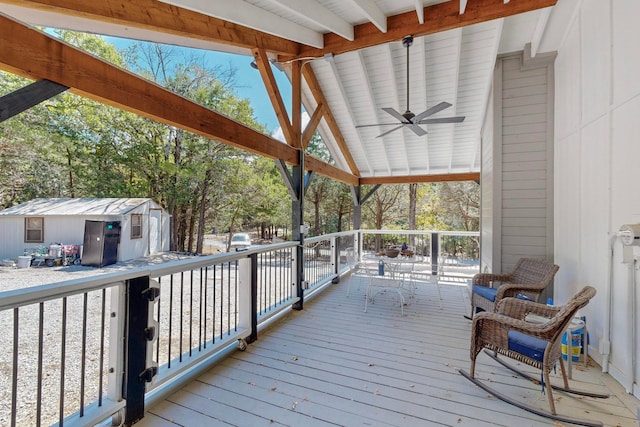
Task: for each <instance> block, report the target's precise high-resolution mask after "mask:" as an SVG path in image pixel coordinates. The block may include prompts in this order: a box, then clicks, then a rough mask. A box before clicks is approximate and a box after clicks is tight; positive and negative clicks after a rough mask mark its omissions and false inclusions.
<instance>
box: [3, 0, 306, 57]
mask: <svg viewBox="0 0 640 427" xmlns="http://www.w3.org/2000/svg"><path fill="white" fill-rule="evenodd" d="M0 4H8V5H13V6H20V7H25V8H29V9H34V10H37V11H39V12H48V13H54V14H61V15H68V16H71V17H74V18H81V19H90V20H96V21H100V22H105V23H107V24H115V25H119V26H122V27H124V29H123V32H125V31H126V28H137V29H142V30H148V31H154V32H159V33H166V34H172V35H175V36H180V37H187V38H192V39H198V40H203V41H206V42H212V43H223V44H227V45H231V46H236V47H240V48H244V49H253V48H260V49H265V50H267V51H269V52H275V53H280V54H288V55H295V54H296V53H297V52H298V46H299V44H298V43H296V42H293V41H291V40H287V39H284V38H281V37H276V36H272V35H270V34H266V33H263V32H260V31H256V30H252V29H250V28H247V27H243V26H241V25H237V24H233V23H231V22H227V21H223V20H222V19H217V18H213V17H211V16H207V15H204V14H201V13H197V12H193V11H190V10H187V9H183V8H179V7H176V6H171V5H169V4H167V3H162V2H160V1H157V0H136V1H127V0H100V1H85V0H0ZM37 24H39V25H47V26H52V27H55V26H56V23H55V22H49V23H40V22H38V23H37ZM59 24H60V23H59ZM72 29H73V28H72ZM75 29H76V30H81V29H80V28H75ZM85 31H88V29H85ZM119 35H120V36H121V37H123V36H124V35H123V34H119Z"/></svg>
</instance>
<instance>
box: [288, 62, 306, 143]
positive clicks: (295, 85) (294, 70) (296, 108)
mask: <svg viewBox="0 0 640 427" xmlns="http://www.w3.org/2000/svg"><path fill="white" fill-rule="evenodd" d="M291 133H292V134H293V144H292V145H293V146H294V147H296V148H299V149H300V150H302V63H301V62H300V61H296V62H294V63H293V64H291ZM303 151H304V150H303Z"/></svg>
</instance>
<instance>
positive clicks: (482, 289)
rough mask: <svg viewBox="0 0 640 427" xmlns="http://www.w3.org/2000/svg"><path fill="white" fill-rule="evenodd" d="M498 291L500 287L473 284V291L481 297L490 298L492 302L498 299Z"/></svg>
mask: <svg viewBox="0 0 640 427" xmlns="http://www.w3.org/2000/svg"><path fill="white" fill-rule="evenodd" d="M496 292H498V288H490V287H488V286H481V285H473V293H474V294H478V295H480V296H481V297H483V298H485V299H488V300H489V301H491V302H494V301H495V300H496Z"/></svg>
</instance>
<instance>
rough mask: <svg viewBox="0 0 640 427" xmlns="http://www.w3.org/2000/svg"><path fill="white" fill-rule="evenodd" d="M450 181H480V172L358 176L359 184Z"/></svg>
mask: <svg viewBox="0 0 640 427" xmlns="http://www.w3.org/2000/svg"><path fill="white" fill-rule="evenodd" d="M450 181H476V182H479V181H480V172H469V173H451V174H441V175H416V176H380V177H369V178H360V185H367V184H369V185H376V184H413V183H424V182H450Z"/></svg>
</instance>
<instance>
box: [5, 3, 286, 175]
mask: <svg viewBox="0 0 640 427" xmlns="http://www.w3.org/2000/svg"><path fill="white" fill-rule="evenodd" d="M0 68H2V69H4V70H6V71H9V72H12V73H15V74H18V75H22V76H24V77H27V78H30V79H34V80H41V79H48V80H51V81H54V82H56V83H58V84H60V85H64V86H68V87H70V88H71V89H70V91H72V92H74V93H76V94H79V95H81V96H85V97H87V98H91V99H93V100H96V101H98V102H101V103H104V104H108V105H111V106H113V107H116V108H120V109H123V110H127V111H130V112H133V113H135V114H139V115H141V116H145V117H148V118H150V119H153V120H157V121H159V122H162V123H166V124H168V125H171V126H176V127H179V128H182V129H185V130H188V131H190V132H193V133H196V134H199V135H203V136H205V137H207V138H211V139H215V140H218V141H221V142H224V143H227V144H229V145H233V146H235V147H238V148H241V149H244V150H247V151H250V152H253V153H256V154H260V155H264V156H267V157H271V158H276V159H282V160H284V161H286V162H288V163H290V164H296V163H297V161H298V160H297V153H296V150H295V149H293V148H291V147H288V146H287V145H285V144H282V143H281V142H279V141H277V140H275V139H273V138H271V137H269V136H267V135H264V134H262V133H260V132H257V131H255V130H253V129H251V128H248V127H246V126H243V125H241V124H240V123H238V122H236V121H235V120H232V119H230V118H228V117H226V116H224V115H222V114H219V113H216V112H214V111H212V110H210V109H208V108H205V107H203V106H201V105H199V104H196V103H195V102H192V101H189V100H188V99H186V98H183V97H181V96H179V95H176V94H174V93H173V92H170V91H168V90H166V89H164V88H162V87H161V86H159V85H157V84H155V83H152V82H149V81H147V80H144V79H142V78H140V77H138V76H136V75H135V74H133V73H130V72H127V71H125V70H122V69H120V68H118V67H116V66H114V65H111V64H109V63H108V62H106V61H103V60H101V59H98V58H97V57H95V56H93V55H89V54H87V53H84V52H82V51H80V50H78V49H76V48H74V47H72V46H70V45H68V44H66V43H62V42H60V41H58V40H56V39H55V38H53V37H50V36H48V35H46V34H45V33H43V32H41V31H38V30H35V29H33V28H30V27H27V26H25V25H23V24H21V23H18V22H16V21H14V20H12V19H10V18H8V17H6V16H2V15H0Z"/></svg>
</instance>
